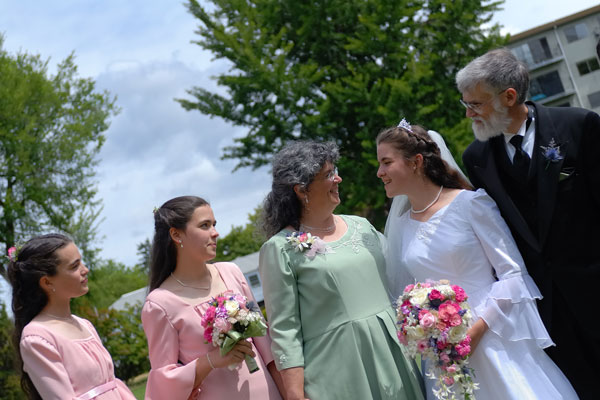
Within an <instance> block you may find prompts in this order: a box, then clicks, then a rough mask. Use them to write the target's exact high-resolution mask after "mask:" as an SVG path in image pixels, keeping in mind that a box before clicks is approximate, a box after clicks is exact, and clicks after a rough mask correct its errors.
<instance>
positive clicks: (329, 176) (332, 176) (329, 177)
mask: <svg viewBox="0 0 600 400" xmlns="http://www.w3.org/2000/svg"><path fill="white" fill-rule="evenodd" d="M337 175H338V169H337V167H334V168H333V169H332V170H331V171H330V172H329V173H328V174H327V175H326V176H325V179H327V180H328V181H331V182H333V181H334V180H335V177H336V176H337Z"/></svg>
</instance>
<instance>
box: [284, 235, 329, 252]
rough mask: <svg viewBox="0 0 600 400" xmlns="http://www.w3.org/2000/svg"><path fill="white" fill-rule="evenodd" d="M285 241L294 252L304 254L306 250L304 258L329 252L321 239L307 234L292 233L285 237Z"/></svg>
mask: <svg viewBox="0 0 600 400" xmlns="http://www.w3.org/2000/svg"><path fill="white" fill-rule="evenodd" d="M286 239H287V241H288V243H290V244H291V245H292V247H293V248H294V249H295V250H296V251H298V252H304V251H305V250H306V253H305V254H306V257H309V258H313V257H314V256H315V255H316V254H317V253H320V254H326V253H329V252H330V249H329V248H328V247H327V245H326V244H325V241H324V240H323V239H321V238H320V237H318V236H313V235H311V234H310V233H308V232H298V231H296V232H292V233H290V234H288V235H287V236H286Z"/></svg>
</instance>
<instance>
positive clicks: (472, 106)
mask: <svg viewBox="0 0 600 400" xmlns="http://www.w3.org/2000/svg"><path fill="white" fill-rule="evenodd" d="M508 89H509V88H506V89H504V90H501V91H499V92H498V93H496V96H498V95H499V94H501V93H503V92H506V91H507V90H508ZM494 98H495V96H493V97H492V98H491V99H489V100H488V101H484V102H483V103H477V102H466V101H463V99H460V100H458V101H460V104H462V105H463V106H464V107H465V108H467V109H469V110H471V111H473V112H474V113H477V114H481V109H482V108H483V106H485V105H486V104H489V103H490V102H491V101H492V100H494Z"/></svg>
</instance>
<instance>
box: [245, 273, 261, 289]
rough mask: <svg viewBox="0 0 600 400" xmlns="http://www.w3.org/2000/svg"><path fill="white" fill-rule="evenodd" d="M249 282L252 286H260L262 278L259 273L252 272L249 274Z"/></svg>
mask: <svg viewBox="0 0 600 400" xmlns="http://www.w3.org/2000/svg"><path fill="white" fill-rule="evenodd" d="M247 278H248V283H249V284H250V286H252V287H260V279H259V278H258V274H250V275H248V276H247Z"/></svg>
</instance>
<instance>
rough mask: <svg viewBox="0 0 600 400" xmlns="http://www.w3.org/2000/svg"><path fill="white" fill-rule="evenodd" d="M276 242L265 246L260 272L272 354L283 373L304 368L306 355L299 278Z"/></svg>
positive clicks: (262, 251) (261, 253)
mask: <svg viewBox="0 0 600 400" xmlns="http://www.w3.org/2000/svg"><path fill="white" fill-rule="evenodd" d="M276 239H278V238H277V237H273V238H271V239H270V240H269V241H267V242H266V243H265V244H263V246H262V248H261V249H260V258H259V264H258V265H259V266H258V268H259V272H260V278H261V280H262V283H263V294H264V297H265V307H266V309H267V318H268V320H269V332H270V334H271V340H272V341H273V342H272V344H271V350H272V352H273V357H274V359H275V365H276V366H277V369H278V370H282V369H287V368H293V367H304V353H303V346H302V343H303V338H302V326H301V321H300V306H299V302H298V286H297V281H296V276H295V274H294V271H293V270H292V268H291V265H290V260H289V258H288V256H287V253H286V252H285V251H284V249H283V245H282V244H281V243H278V242H277V240H276Z"/></svg>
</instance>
